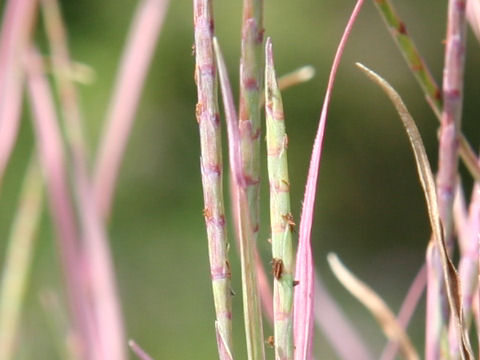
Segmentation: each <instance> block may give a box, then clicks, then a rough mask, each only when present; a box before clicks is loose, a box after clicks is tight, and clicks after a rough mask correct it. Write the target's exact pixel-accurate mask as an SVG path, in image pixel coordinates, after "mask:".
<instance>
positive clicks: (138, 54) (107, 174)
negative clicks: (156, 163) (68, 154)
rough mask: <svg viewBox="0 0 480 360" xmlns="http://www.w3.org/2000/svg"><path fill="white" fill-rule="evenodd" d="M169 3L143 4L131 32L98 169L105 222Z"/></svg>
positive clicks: (160, 0)
mask: <svg viewBox="0 0 480 360" xmlns="http://www.w3.org/2000/svg"><path fill="white" fill-rule="evenodd" d="M168 3H169V0H143V1H142V2H140V3H139V5H138V8H137V11H136V12H135V18H134V19H133V22H132V25H131V28H130V32H129V35H128V40H127V45H126V46H125V49H124V52H123V56H122V61H121V64H120V67H119V69H118V73H117V78H116V81H115V86H114V89H113V95H112V98H111V100H110V104H109V107H108V111H107V115H106V123H105V128H104V131H103V134H102V137H101V142H100V145H99V150H98V156H97V161H96V163H95V169H94V177H93V188H94V194H95V201H96V202H97V204H98V209H99V212H100V214H101V215H102V217H105V218H108V216H109V214H110V209H111V206H112V197H113V192H114V190H115V184H116V180H117V178H118V176H117V175H118V172H119V170H120V164H121V161H122V158H123V154H124V152H125V148H126V146H127V142H128V137H129V135H130V132H131V128H132V125H133V121H134V119H135V110H136V108H137V104H138V101H139V99H140V95H141V91H142V87H143V83H144V81H145V77H146V74H147V70H148V67H149V65H150V61H151V59H152V57H153V52H154V48H155V43H156V41H157V38H158V35H159V33H160V29H161V27H162V24H163V20H164V18H165V14H166V12H167V6H168Z"/></svg>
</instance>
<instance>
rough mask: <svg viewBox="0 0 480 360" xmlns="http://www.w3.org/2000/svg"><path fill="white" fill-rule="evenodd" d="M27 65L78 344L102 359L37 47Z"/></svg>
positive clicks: (83, 355) (58, 137)
mask: <svg viewBox="0 0 480 360" xmlns="http://www.w3.org/2000/svg"><path fill="white" fill-rule="evenodd" d="M26 65H27V67H26V72H27V79H28V90H29V96H30V101H31V104H32V112H33V115H34V116H33V125H34V131H35V136H36V142H37V149H38V153H39V157H40V163H41V165H42V169H43V173H44V176H45V179H46V184H47V189H48V194H49V201H50V208H51V212H52V217H53V222H54V226H55V230H56V237H57V244H58V249H59V254H60V260H61V265H62V269H63V273H64V277H65V283H66V289H67V297H68V300H69V305H70V313H71V315H72V327H73V331H74V333H75V341H77V342H78V344H79V351H80V354H81V355H80V358H81V359H89V360H94V359H95V360H100V359H102V356H101V353H100V348H101V347H100V345H99V342H98V339H97V337H96V333H95V328H94V323H93V321H92V319H93V318H92V313H91V309H90V304H89V301H88V295H87V294H88V291H87V289H86V286H85V285H86V283H87V278H86V276H87V275H86V274H85V273H84V271H82V270H83V264H82V263H83V261H84V258H83V252H82V251H81V250H80V246H79V245H80V244H79V236H78V229H77V224H76V219H75V213H74V209H73V204H72V202H71V198H70V194H69V189H68V180H67V172H66V163H65V156H64V152H63V144H62V139H61V133H60V129H59V127H58V123H57V118H56V113H55V107H54V103H53V99H52V97H51V95H50V90H49V87H48V82H47V79H46V78H45V76H44V73H43V68H42V60H41V57H40V55H39V54H38V52H37V51H36V50H35V49H31V50H30V52H29V54H28V58H27V60H26Z"/></svg>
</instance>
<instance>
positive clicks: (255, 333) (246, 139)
mask: <svg viewBox="0 0 480 360" xmlns="http://www.w3.org/2000/svg"><path fill="white" fill-rule="evenodd" d="M263 31H264V30H263V0H244V2H243V22H242V44H241V58H240V111H239V123H238V126H239V132H240V143H241V144H240V149H241V150H240V151H241V156H240V158H241V161H242V172H243V176H244V178H245V180H246V189H245V191H246V199H247V201H248V207H247V208H245V209H242V211H240V213H242V212H243V213H244V215H246V216H248V219H247V218H245V217H243V223H242V224H240V227H241V228H243V229H245V230H246V231H243V232H242V234H243V236H244V237H245V239H244V240H243V241H241V247H240V248H241V256H242V262H241V263H242V284H243V304H244V320H245V329H246V332H247V334H246V338H247V353H248V359H249V360H263V359H264V358H265V349H264V339H263V324H262V315H261V307H260V301H259V293H258V288H257V279H256V274H255V272H251V271H252V270H253V266H252V267H251V268H250V265H253V264H254V250H253V247H254V246H256V244H255V243H256V239H257V234H258V230H259V197H260V186H259V185H260V138H261V136H260V134H261V126H260V99H261V98H260V96H261V95H260V93H261V91H260V89H262V87H263V85H262V66H261V58H262V48H263V46H262V44H263ZM239 201H241V198H239ZM240 206H242V207H245V204H240ZM247 223H248V227H249V229H248V228H247ZM249 272H251V273H249Z"/></svg>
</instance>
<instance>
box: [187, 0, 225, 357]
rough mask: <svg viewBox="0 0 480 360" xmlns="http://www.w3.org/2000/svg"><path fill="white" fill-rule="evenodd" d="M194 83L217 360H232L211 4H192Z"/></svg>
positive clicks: (196, 0)
mask: <svg viewBox="0 0 480 360" xmlns="http://www.w3.org/2000/svg"><path fill="white" fill-rule="evenodd" d="M193 5H194V24H195V53H196V67H195V80H196V83H197V93H198V103H197V107H196V116H197V121H198V125H199V130H200V147H201V159H200V162H201V171H202V184H203V195H204V206H205V207H204V210H203V214H204V217H205V223H206V227H207V234H208V249H209V258H210V271H211V279H212V287H213V297H214V303H215V311H216V325H215V326H216V332H217V338H219V339H221V341H219V342H218V350H219V355H220V358H221V359H227V358H229V357H230V358H231V357H232V349H233V339H232V299H231V298H232V294H231V283H230V278H231V273H230V265H229V261H228V256H227V253H228V244H227V234H226V228H225V210H224V200H223V183H222V181H223V180H222V179H223V162H222V139H221V131H220V130H221V129H220V116H219V113H218V99H217V96H218V95H217V87H218V85H217V70H216V69H217V67H216V65H215V55H214V48H213V35H214V34H213V4H212V1H211V0H194V2H193Z"/></svg>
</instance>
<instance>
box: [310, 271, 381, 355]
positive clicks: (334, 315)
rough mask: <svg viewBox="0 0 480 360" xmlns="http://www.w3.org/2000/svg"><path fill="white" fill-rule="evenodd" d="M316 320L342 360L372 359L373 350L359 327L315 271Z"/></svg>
mask: <svg viewBox="0 0 480 360" xmlns="http://www.w3.org/2000/svg"><path fill="white" fill-rule="evenodd" d="M315 322H316V325H317V327H318V328H319V329H321V331H322V332H323V334H324V335H325V337H326V338H327V340H328V341H329V343H330V345H332V348H333V350H334V351H335V353H336V354H337V356H338V358H339V359H342V360H352V359H355V360H371V359H374V357H373V356H372V353H371V351H370V350H369V349H368V347H367V346H366V344H365V341H364V340H363V339H362V337H361V336H360V333H359V332H358V330H357V329H355V328H354V327H353V324H351V323H350V321H349V320H348V318H347V317H346V315H345V313H344V312H343V311H342V309H341V308H340V306H339V305H338V304H337V302H336V301H335V299H334V298H333V297H332V295H331V294H330V293H329V292H328V290H327V288H326V287H325V284H324V283H323V281H322V279H321V278H320V276H319V275H318V273H315Z"/></svg>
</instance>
